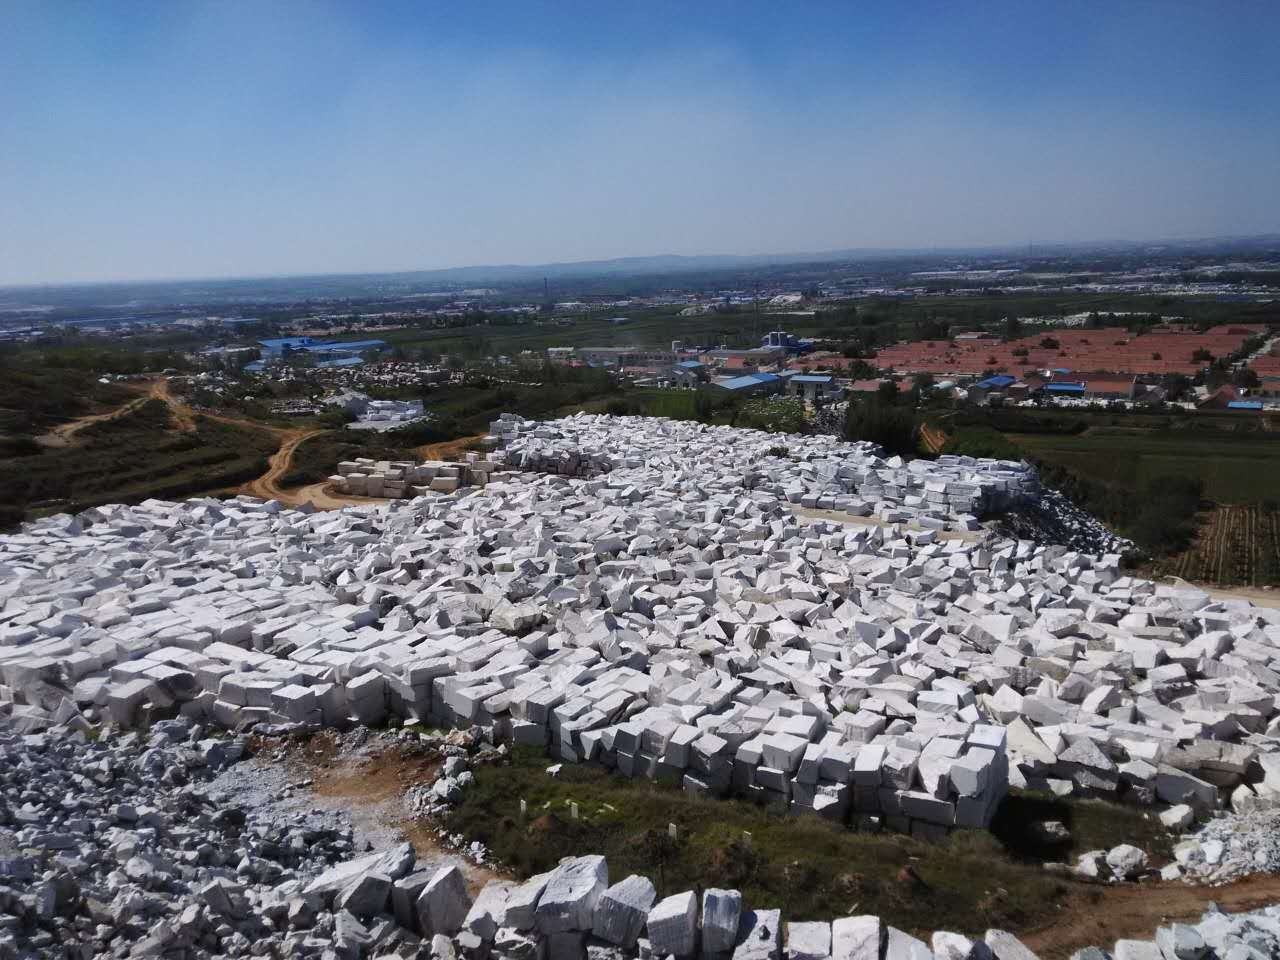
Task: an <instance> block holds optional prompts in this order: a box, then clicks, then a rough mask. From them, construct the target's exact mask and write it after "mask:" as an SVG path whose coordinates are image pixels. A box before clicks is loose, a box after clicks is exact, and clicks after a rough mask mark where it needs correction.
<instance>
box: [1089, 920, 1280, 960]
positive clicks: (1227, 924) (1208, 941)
mask: <svg viewBox="0 0 1280 960" xmlns="http://www.w3.org/2000/svg"><path fill="white" fill-rule="evenodd" d="M1108 957H1114V958H1115V960H1271V958H1274V957H1280V907H1267V908H1265V909H1263V910H1256V911H1254V912H1252V913H1236V914H1228V913H1222V912H1221V911H1219V910H1217V909H1216V908H1213V907H1211V908H1210V909H1209V910H1208V911H1207V912H1206V913H1205V914H1204V916H1203V917H1202V918H1201V920H1200V922H1199V923H1196V924H1188V923H1174V924H1170V925H1169V926H1167V927H1160V928H1159V929H1158V930H1157V931H1156V935H1155V939H1154V940H1117V941H1116V942H1115V948H1114V950H1113V951H1112V952H1111V953H1110V954H1108V953H1106V952H1104V951H1102V950H1099V949H1098V948H1097V947H1089V948H1087V949H1085V950H1080V951H1078V952H1076V953H1075V954H1073V955H1072V960H1107V958H1108Z"/></svg>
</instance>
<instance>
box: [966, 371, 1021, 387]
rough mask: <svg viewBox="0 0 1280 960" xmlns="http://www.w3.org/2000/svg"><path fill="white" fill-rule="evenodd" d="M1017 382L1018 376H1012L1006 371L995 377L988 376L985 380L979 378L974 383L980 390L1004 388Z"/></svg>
mask: <svg viewBox="0 0 1280 960" xmlns="http://www.w3.org/2000/svg"><path fill="white" fill-rule="evenodd" d="M1016 382H1017V378H1016V377H1011V376H1009V375H1008V374H1004V373H998V374H996V375H995V376H994V377H987V379H985V380H979V381H978V382H977V383H975V384H974V386H975V387H977V388H978V389H979V390H1003V389H1004V388H1005V387H1008V386H1011V385H1012V384H1014V383H1016Z"/></svg>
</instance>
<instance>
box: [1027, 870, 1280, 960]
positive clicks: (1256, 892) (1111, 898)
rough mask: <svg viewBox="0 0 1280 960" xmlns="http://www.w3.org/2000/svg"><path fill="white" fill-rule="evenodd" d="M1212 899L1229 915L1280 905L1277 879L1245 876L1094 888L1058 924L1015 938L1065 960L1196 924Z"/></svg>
mask: <svg viewBox="0 0 1280 960" xmlns="http://www.w3.org/2000/svg"><path fill="white" fill-rule="evenodd" d="M1211 900H1212V901H1213V902H1214V903H1216V904H1217V905H1218V906H1219V907H1220V908H1221V909H1222V910H1223V911H1224V912H1227V913H1240V912H1243V911H1247V910H1257V909H1259V908H1260V907H1266V906H1270V905H1271V904H1273V903H1277V902H1280V876H1274V875H1262V876H1256V877H1249V878H1247V879H1245V880H1240V881H1238V882H1236V883H1231V884H1226V885H1225V886H1221V887H1198V886H1187V885H1185V884H1181V883H1159V884H1145V883H1143V884H1123V885H1120V884H1116V885H1103V884H1098V885H1096V886H1090V887H1089V888H1088V889H1086V890H1085V891H1084V892H1083V893H1082V894H1080V895H1079V896H1078V897H1073V898H1072V899H1071V900H1070V901H1069V902H1068V903H1067V904H1066V906H1065V911H1064V912H1065V913H1066V915H1065V916H1064V917H1063V918H1062V919H1061V920H1058V921H1056V922H1054V923H1052V924H1049V925H1047V926H1042V927H1040V928H1037V929H1033V930H1030V931H1027V932H1025V933H1019V934H1018V936H1019V938H1020V939H1021V940H1022V942H1023V943H1025V944H1026V945H1027V946H1028V947H1030V948H1031V949H1032V950H1034V951H1035V952H1036V953H1038V954H1039V955H1040V956H1041V957H1043V958H1044V960H1067V958H1068V957H1070V956H1071V954H1072V953H1073V952H1074V951H1076V950H1079V949H1080V948H1082V947H1088V946H1097V947H1102V948H1103V949H1104V950H1110V949H1111V948H1112V947H1113V946H1114V944H1115V942H1116V941H1117V940H1151V939H1153V938H1154V937H1155V933H1156V928H1157V927H1161V926H1167V925H1168V924H1170V923H1173V922H1175V921H1176V922H1182V923H1192V922H1196V921H1198V920H1199V919H1200V916H1201V914H1203V913H1204V910H1205V907H1206V906H1208V904H1209V901H1211Z"/></svg>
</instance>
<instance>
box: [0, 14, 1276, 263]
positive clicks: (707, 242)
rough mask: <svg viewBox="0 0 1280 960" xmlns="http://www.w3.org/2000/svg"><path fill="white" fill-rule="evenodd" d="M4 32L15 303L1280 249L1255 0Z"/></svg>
mask: <svg viewBox="0 0 1280 960" xmlns="http://www.w3.org/2000/svg"><path fill="white" fill-rule="evenodd" d="M0 23H4V24H5V26H6V29H5V30H4V31H2V32H0V81H3V82H0V138H3V139H4V141H5V143H6V145H7V146H8V148H9V149H6V150H5V151H0V210H3V211H4V213H5V227H4V229H3V231H0V238H2V239H0V284H4V285H27V284H46V283H68V282H69V283H94V282H112V281H126V282H139V281H163V280H171V279H172V280H195V279H214V278H232V277H278V276H307V275H329V274H353V273H354V274H358V273H387V272H392V273H394V272H406V271H417V270H424V271H429V270H438V269H451V268H460V267H475V266H501V265H521V266H524V265H539V264H544V263H573V262H583V261H588V262H589V261H597V260H609V259H615V258H623V257H652V256H692V257H700V256H723V255H736V256H749V257H755V256H758V257H768V256H787V255H789V254H788V253H787V251H795V252H799V253H804V252H826V251H835V250H842V249H858V248H864V249H865V248H871V249H898V250H903V249H915V250H927V249H929V248H933V247H943V248H962V247H970V248H976V247H1004V246H1015V245H1019V244H1022V243H1025V242H1026V241H1028V240H1030V241H1034V242H1036V243H1037V244H1046V245H1050V244H1059V243H1064V242H1066V243H1082V242H1095V241H1098V242H1105V241H1109V240H1118V241H1129V242H1143V241H1152V242H1158V241H1160V240H1177V239H1199V238H1210V237H1225V236H1248V235H1258V234H1267V233H1274V232H1277V231H1280V178H1277V177H1276V176H1275V173H1274V171H1275V166H1276V160H1277V157H1280V58H1276V57H1274V56H1273V55H1272V54H1273V51H1272V50H1271V49H1270V46H1271V38H1272V37H1274V36H1275V33H1276V27H1280V7H1277V6H1276V5H1274V4H1269V3H1234V4H1233V3H1224V4H1219V5H1212V6H1210V5H1199V4H1181V3H1165V4H1153V5H1137V4H1134V5H1124V6H1123V7H1121V8H1116V7H1115V5H1109V4H1096V5H1095V4H1076V5H1071V6H1070V7H1067V6H1066V5H1062V6H1057V5H1050V6H1042V7H1040V8H1038V9H1031V8H1029V6H1028V5H1024V4H997V3H992V4H988V5H983V6H982V7H981V9H980V10H978V11H977V12H976V13H975V12H974V11H965V10H961V9H959V8H954V7H951V6H946V5H930V4H925V5H921V6H918V7H915V8H912V9H911V10H894V11H886V10H883V9H879V8H874V7H872V8H860V7H855V6H851V5H848V4H832V5H824V4H809V5H805V6H803V7H797V8H784V7H781V6H775V5H765V4H753V3H742V4H706V5H699V6H698V7H696V8H693V9H687V8H685V7H684V6H679V5H663V4H644V5H643V6H641V5H634V6H625V7H624V6H617V7H600V6H595V5H575V4H567V3H557V4H547V5H538V4H518V5H504V4H496V3H477V4H473V5H468V6H467V8H466V9H465V10H463V9H454V8H453V7H450V6H436V7H428V6H424V5H421V4H417V3H405V4H400V3H379V4H373V5H356V4H347V3H318V2H317V3H306V4H294V3H278V4H272V5H270V6H267V5H251V4H237V3H222V4H203V3H194V2H193V3H184V4H178V5H169V4H159V3H150V2H137V3H128V4H124V3H102V4H96V5H88V4H85V5H78V4H56V5H55V4H43V3H27V2H16V3H10V4H8V5H6V6H5V8H4V10H3V12H2V13H0ZM770 251H777V252H770Z"/></svg>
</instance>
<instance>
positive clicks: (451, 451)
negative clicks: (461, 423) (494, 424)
mask: <svg viewBox="0 0 1280 960" xmlns="http://www.w3.org/2000/svg"><path fill="white" fill-rule="evenodd" d="M483 439H484V434H483V433H477V434H476V435H475V436H471V437H458V438H457V439H456V440H444V441H442V442H440V443H424V444H423V445H422V446H420V447H415V448H414V451H413V452H414V453H416V454H417V455H418V456H420V457H421V458H422V459H423V460H458V459H460V458H461V457H462V455H463V454H464V453H466V451H467V444H469V443H474V442H475V441H476V440H483Z"/></svg>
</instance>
